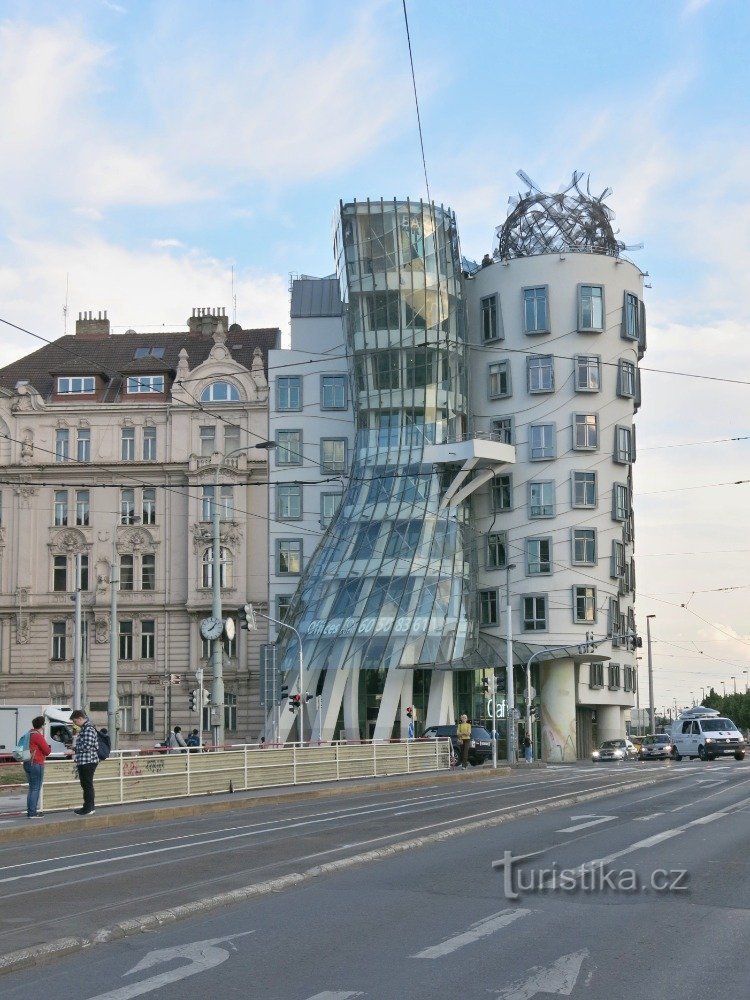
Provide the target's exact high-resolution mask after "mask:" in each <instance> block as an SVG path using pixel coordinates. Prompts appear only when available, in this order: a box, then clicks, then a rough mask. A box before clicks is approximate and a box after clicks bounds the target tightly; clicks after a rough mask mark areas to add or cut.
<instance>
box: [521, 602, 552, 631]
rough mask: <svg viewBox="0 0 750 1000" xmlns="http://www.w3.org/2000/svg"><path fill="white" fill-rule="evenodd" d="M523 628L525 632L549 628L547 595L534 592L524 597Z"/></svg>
mask: <svg viewBox="0 0 750 1000" xmlns="http://www.w3.org/2000/svg"><path fill="white" fill-rule="evenodd" d="M522 607H523V630H524V632H544V631H546V629H547V595H546V594H534V595H532V596H529V597H524V598H523V600H522Z"/></svg>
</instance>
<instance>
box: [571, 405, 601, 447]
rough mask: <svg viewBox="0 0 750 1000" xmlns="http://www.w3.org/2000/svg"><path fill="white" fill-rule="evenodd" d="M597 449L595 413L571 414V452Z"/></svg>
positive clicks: (597, 418) (597, 431) (597, 419)
mask: <svg viewBox="0 0 750 1000" xmlns="http://www.w3.org/2000/svg"><path fill="white" fill-rule="evenodd" d="M598 447H599V417H598V415H597V414H596V413H574V414H573V450H574V451H596V449H597V448H598Z"/></svg>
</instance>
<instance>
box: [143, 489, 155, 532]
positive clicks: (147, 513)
mask: <svg viewBox="0 0 750 1000" xmlns="http://www.w3.org/2000/svg"><path fill="white" fill-rule="evenodd" d="M141 524H156V490H155V489H154V488H153V487H151V486H147V487H145V488H144V490H143V504H142V509H141Z"/></svg>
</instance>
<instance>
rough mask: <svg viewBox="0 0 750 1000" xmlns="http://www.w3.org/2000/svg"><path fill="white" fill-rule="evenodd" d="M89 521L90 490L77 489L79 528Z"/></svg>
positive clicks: (77, 522) (77, 519)
mask: <svg viewBox="0 0 750 1000" xmlns="http://www.w3.org/2000/svg"><path fill="white" fill-rule="evenodd" d="M88 523H89V491H88V490H76V524H77V525H78V527H79V528H82V527H86V526H87V525H88Z"/></svg>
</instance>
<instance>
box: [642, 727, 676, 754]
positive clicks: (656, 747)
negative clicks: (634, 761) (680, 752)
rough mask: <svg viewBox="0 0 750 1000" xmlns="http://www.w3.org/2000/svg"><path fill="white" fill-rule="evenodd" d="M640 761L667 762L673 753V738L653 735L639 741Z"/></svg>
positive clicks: (662, 734) (659, 734)
mask: <svg viewBox="0 0 750 1000" xmlns="http://www.w3.org/2000/svg"><path fill="white" fill-rule="evenodd" d="M639 743H640V746H639V748H638V760H667V758H668V757H670V756H671V753H672V737H671V736H667V734H666V733H652V734H651V735H649V736H642V737H641V738H640V740H639Z"/></svg>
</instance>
